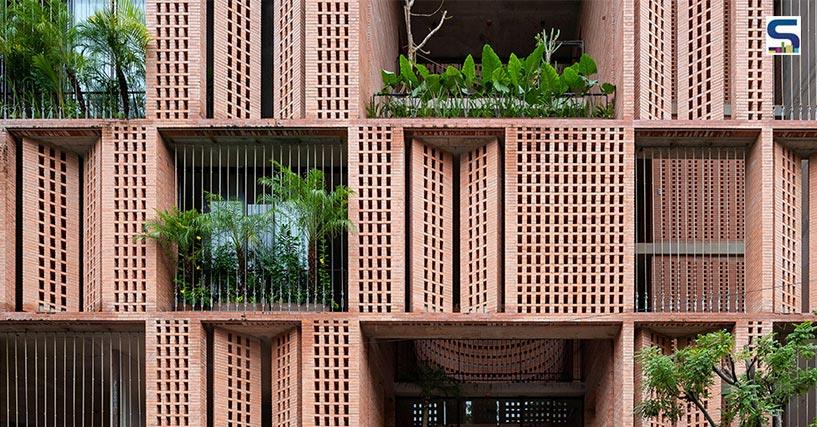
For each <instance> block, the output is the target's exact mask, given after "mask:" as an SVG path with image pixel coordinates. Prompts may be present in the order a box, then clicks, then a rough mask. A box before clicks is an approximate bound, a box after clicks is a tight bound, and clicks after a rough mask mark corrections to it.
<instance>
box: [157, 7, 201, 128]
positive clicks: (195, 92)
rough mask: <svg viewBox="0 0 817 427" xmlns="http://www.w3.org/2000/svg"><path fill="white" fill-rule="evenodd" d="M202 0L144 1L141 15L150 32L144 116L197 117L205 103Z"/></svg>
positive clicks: (167, 117) (166, 117)
mask: <svg viewBox="0 0 817 427" xmlns="http://www.w3.org/2000/svg"><path fill="white" fill-rule="evenodd" d="M205 5H206V3H205V2H204V1H202V0H155V1H148V2H146V7H147V9H146V13H145V18H146V21H147V26H148V30H149V31H150V33H151V35H152V36H153V40H152V41H151V43H150V47H149V49H148V54H147V58H146V62H147V64H146V71H147V79H146V80H147V97H148V102H147V114H146V115H147V117H150V118H156V119H188V118H196V117H200V116H201V115H203V113H204V106H205V102H204V99H205V93H206V91H205V88H204V84H205V81H206V79H205V77H204V70H205V64H204V58H205V40H204V23H205V19H206V18H205V14H206V6H205Z"/></svg>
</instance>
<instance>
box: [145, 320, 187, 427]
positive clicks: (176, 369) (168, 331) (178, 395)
mask: <svg viewBox="0 0 817 427" xmlns="http://www.w3.org/2000/svg"><path fill="white" fill-rule="evenodd" d="M190 328H191V326H190V322H189V321H187V320H157V321H155V323H153V328H152V329H153V330H152V331H151V332H152V333H153V334H155V340H156V341H155V342H156V348H155V349H153V350H155V358H154V359H153V363H155V364H156V369H155V384H154V386H155V390H156V395H155V396H149V397H148V404H151V403H150V402H153V405H154V410H155V415H154V419H153V421H152V422H151V423H150V424H152V425H155V426H194V425H197V424H194V421H193V420H194V419H196V417H197V415H196V414H194V413H192V412H191V411H192V410H193V409H194V408H192V407H191V398H192V394H194V393H198V390H197V389H195V387H194V385H193V384H192V383H191V381H190V368H191V366H190V363H191V357H193V356H194V355H193V354H191V330H190ZM152 399H155V400H152Z"/></svg>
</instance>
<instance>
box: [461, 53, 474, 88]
mask: <svg viewBox="0 0 817 427" xmlns="http://www.w3.org/2000/svg"><path fill="white" fill-rule="evenodd" d="M462 75H463V76H464V77H465V84H466V85H467V86H469V87H470V86H471V85H473V84H474V80H476V78H477V71H476V65H475V64H474V57H473V56H471V55H470V54H469V55H468V56H467V57H465V62H463V64H462Z"/></svg>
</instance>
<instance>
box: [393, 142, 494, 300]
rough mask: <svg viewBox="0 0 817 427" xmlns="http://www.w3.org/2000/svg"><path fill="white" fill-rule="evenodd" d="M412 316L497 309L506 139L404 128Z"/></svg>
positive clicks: (409, 293)
mask: <svg viewBox="0 0 817 427" xmlns="http://www.w3.org/2000/svg"><path fill="white" fill-rule="evenodd" d="M405 137H406V141H405V144H406V146H407V147H409V148H408V150H407V156H408V157H407V164H408V165H410V167H407V168H406V171H407V182H408V183H409V185H408V186H407V201H408V203H407V205H408V206H407V209H406V212H407V214H408V218H407V220H408V223H409V224H411V226H410V227H408V236H407V241H408V242H409V251H408V252H409V256H408V259H409V265H408V271H409V286H410V291H409V292H408V295H409V301H408V302H409V304H407V306H408V307H411V311H424V312H465V313H477V312H478V313H488V312H497V311H501V308H502V299H503V292H502V286H501V282H502V276H501V271H502V270H501V269H502V264H503V257H502V253H503V251H502V250H501V248H502V245H503V238H502V236H503V235H504V233H503V229H502V217H503V206H504V199H503V191H502V189H503V187H504V173H503V172H502V171H503V169H504V159H503V155H502V153H503V152H504V135H503V134H502V133H501V132H497V131H493V130H483V129H472V130H461V131H450V132H439V131H437V130H431V129H413V130H408V131H406V135H405Z"/></svg>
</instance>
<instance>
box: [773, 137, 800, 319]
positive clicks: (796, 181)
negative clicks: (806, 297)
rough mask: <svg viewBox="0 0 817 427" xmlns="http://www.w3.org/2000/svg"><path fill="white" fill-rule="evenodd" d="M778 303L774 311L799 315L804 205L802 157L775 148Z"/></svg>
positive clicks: (779, 147) (778, 145)
mask: <svg viewBox="0 0 817 427" xmlns="http://www.w3.org/2000/svg"><path fill="white" fill-rule="evenodd" d="M774 158H775V168H774V170H775V191H774V198H775V228H776V229H775V239H776V242H775V257H774V259H775V277H776V281H775V282H776V283H775V284H774V285H775V292H774V295H775V302H774V311H775V312H779V313H799V312H801V311H802V306H801V294H802V289H803V285H802V282H801V260H800V258H801V249H802V241H801V238H802V236H801V231H802V230H801V222H802V218H801V205H802V201H801V199H802V169H801V165H800V156H799V155H797V154H796V153H795V152H793V151H792V150H790V149H788V148H786V147H784V146H782V145H780V144H775V156H774Z"/></svg>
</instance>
